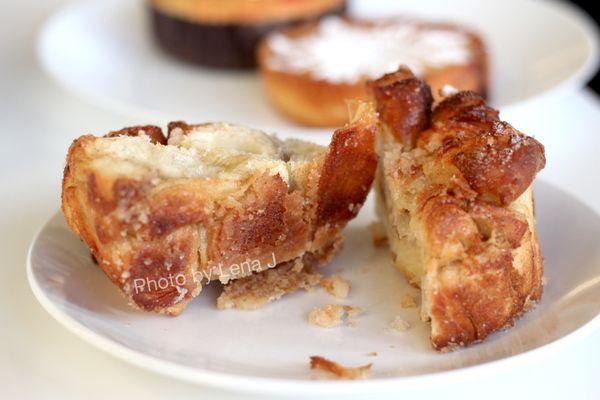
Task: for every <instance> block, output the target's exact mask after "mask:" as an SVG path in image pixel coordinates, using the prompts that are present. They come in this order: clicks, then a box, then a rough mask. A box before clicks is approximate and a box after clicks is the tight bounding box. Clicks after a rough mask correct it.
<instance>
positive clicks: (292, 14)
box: [149, 0, 346, 68]
mask: <svg viewBox="0 0 600 400" xmlns="http://www.w3.org/2000/svg"><path fill="white" fill-rule="evenodd" d="M149 6H150V12H151V17H152V29H153V32H154V36H155V39H156V41H157V43H158V45H159V46H160V47H161V48H162V49H163V50H164V51H166V52H167V53H169V54H171V55H173V56H175V57H177V58H179V59H181V60H185V61H189V62H192V63H196V64H200V65H205V66H209V67H218V68H253V67H254V66H255V64H256V57H255V50H256V45H257V43H258V41H259V40H260V39H261V38H262V37H263V36H264V35H265V34H267V33H269V32H271V31H273V30H276V29H280V28H284V27H290V26H293V25H295V24H298V23H300V22H308V21H315V20H317V19H319V18H320V17H322V16H325V15H334V14H341V13H343V12H344V10H345V8H346V1H345V0H149Z"/></svg>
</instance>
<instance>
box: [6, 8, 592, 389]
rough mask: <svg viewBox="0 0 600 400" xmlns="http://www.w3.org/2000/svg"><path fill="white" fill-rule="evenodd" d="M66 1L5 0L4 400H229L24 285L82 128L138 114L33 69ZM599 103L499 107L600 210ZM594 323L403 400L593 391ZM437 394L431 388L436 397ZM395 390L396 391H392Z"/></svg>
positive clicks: (551, 177) (549, 172) (562, 179)
mask: <svg viewBox="0 0 600 400" xmlns="http://www.w3.org/2000/svg"><path fill="white" fill-rule="evenodd" d="M63 3H65V1H61V0H36V1H30V2H25V1H17V0H12V1H11V0H8V1H5V0H0V9H1V10H2V12H1V13H0V132H1V138H2V140H1V141H0V183H1V186H0V188H1V193H2V194H1V196H0V255H1V256H2V258H1V261H0V386H1V389H0V393H1V394H0V397H2V398H6V399H9V398H42V397H43V398H61V399H68V398H82V397H84V396H85V398H87V399H95V398H108V397H111V398H125V397H127V398H145V399H154V398H157V399H158V398H165V397H171V398H178V399H179V398H198V397H200V396H202V397H204V398H218V399H221V398H230V397H231V396H232V395H230V394H226V393H220V392H215V391H212V390H211V391H209V390H206V389H203V388H199V387H195V386H191V385H188V384H185V383H181V382H177V381H174V380H171V379H168V378H165V377H161V376H159V375H156V374H153V373H150V372H146V371H144V370H141V369H139V368H137V367H133V366H130V365H128V364H126V363H124V362H122V361H119V360H117V359H115V358H113V357H112V356H110V355H107V354H104V353H102V352H101V351H100V350H97V349H96V348H94V347H92V346H90V345H88V344H87V343H85V342H83V341H82V340H80V339H78V338H77V337H75V336H74V335H72V334H71V333H69V332H68V331H67V330H65V329H64V328H62V327H61V326H60V325H59V324H58V323H57V322H55V321H54V320H53V319H52V318H51V317H50V316H49V315H48V314H46V312H45V311H44V310H43V309H42V308H41V307H40V306H39V305H38V303H37V302H36V300H35V299H34V297H33V295H32V293H31V291H30V290H29V287H28V285H27V282H26V277H25V255H26V251H27V247H28V245H29V242H30V240H31V238H32V236H33V235H34V233H35V232H36V230H37V229H38V228H39V227H40V226H41V224H42V223H43V222H45V221H46V219H47V218H48V217H49V216H50V215H51V214H52V213H54V212H55V211H56V210H57V209H58V207H59V200H60V199H59V197H60V179H61V175H62V168H63V163H64V156H65V154H66V150H67V147H68V145H69V144H70V142H71V141H72V140H73V139H74V138H75V137H77V136H79V135H81V134H83V133H88V132H93V133H99V134H100V133H104V132H106V131H108V130H112V129H114V128H118V127H121V126H125V125H128V124H134V123H140V122H142V123H149V122H152V121H133V120H131V119H129V118H128V117H126V116H119V115H115V114H112V113H109V112H107V111H104V110H101V109H98V108H96V107H94V106H93V105H90V104H86V103H83V102H82V101H81V100H79V99H77V98H75V97H73V96H72V95H70V94H68V93H66V92H65V91H63V90H62V89H61V88H59V87H57V86H56V85H55V84H54V83H52V82H51V81H50V80H49V79H48V78H47V77H46V76H45V75H44V74H43V73H42V71H41V70H40V68H39V67H38V66H37V63H36V60H35V39H36V34H37V31H38V29H39V26H40V24H41V23H42V21H43V20H44V18H45V17H47V16H48V14H49V13H51V12H52V10H54V9H55V8H57V7H58V6H60V5H61V4H63ZM599 111H600V101H599V100H598V98H597V97H596V96H595V95H594V94H592V93H590V92H588V91H585V90H584V91H581V92H578V93H569V94H563V95H562V96H561V97H553V98H548V99H545V100H544V101H543V102H540V103H538V104H534V105H531V106H530V107H529V108H528V109H527V110H526V111H525V110H511V111H510V112H507V113H505V114H503V116H504V117H505V118H506V119H508V120H509V121H510V122H512V123H513V124H514V125H515V126H516V127H518V128H519V129H521V130H523V131H524V132H526V133H528V134H533V135H536V136H537V137H538V138H539V139H540V140H541V141H542V142H543V143H544V144H545V145H546V150H547V158H548V166H547V168H546V169H545V170H544V171H543V173H542V174H541V179H544V180H546V181H549V182H552V183H554V184H556V185H559V186H561V187H562V188H564V189H565V190H566V191H568V192H570V193H572V194H574V195H575V196H577V197H578V198H580V199H581V200H582V201H583V202H584V203H586V204H587V205H589V206H590V207H592V208H594V209H595V210H596V211H597V212H600V178H599V177H598V171H599V170H600V168H599V167H598V165H599V164H600V128H599V127H600V113H599ZM599 376H600V332H594V333H592V334H590V335H589V336H587V337H586V338H585V339H583V340H581V341H579V342H576V343H574V344H572V345H570V346H569V347H567V348H564V349H561V350H557V351H556V352H554V353H553V354H551V355H550V356H548V358H547V359H545V360H543V361H542V362H536V363H535V364H533V363H532V364H528V365H524V366H518V367H515V368H514V369H511V370H506V371H504V373H502V374H501V375H498V376H486V377H484V378H481V377H480V378H478V380H476V381H475V380H474V381H472V382H465V381H462V382H456V383H455V384H451V385H447V386H444V387H435V388H430V390H428V391H427V392H415V393H407V392H403V393H402V394H401V395H402V396H403V397H404V398H410V399H411V400H412V399H418V398H431V397H441V396H444V397H445V398H449V397H450V398H455V397H456V398H458V397H460V398H465V397H466V396H469V395H473V396H475V395H477V396H478V397H485V398H506V397H507V396H511V397H514V396H515V394H521V395H525V394H526V393H527V394H535V395H536V396H540V397H542V396H545V397H547V398H567V397H569V398H573V399H575V398H576V399H584V398H590V399H591V398H599V397H600V384H599V381H598V377H599ZM435 394H437V396H435ZM396 397H397V395H396Z"/></svg>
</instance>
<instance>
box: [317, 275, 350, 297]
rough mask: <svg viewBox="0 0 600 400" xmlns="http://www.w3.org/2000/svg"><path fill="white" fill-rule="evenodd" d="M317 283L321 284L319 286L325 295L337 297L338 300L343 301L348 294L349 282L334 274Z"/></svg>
mask: <svg viewBox="0 0 600 400" xmlns="http://www.w3.org/2000/svg"><path fill="white" fill-rule="evenodd" d="M319 283H320V284H321V286H323V288H324V289H325V291H326V292H327V293H329V294H330V295H332V296H334V297H337V298H338V299H345V298H346V297H348V294H349V293H350V287H351V284H350V281H348V280H347V279H344V278H342V277H341V276H339V275H335V274H334V275H331V276H328V277H327V278H323V279H321V281H320V282H319Z"/></svg>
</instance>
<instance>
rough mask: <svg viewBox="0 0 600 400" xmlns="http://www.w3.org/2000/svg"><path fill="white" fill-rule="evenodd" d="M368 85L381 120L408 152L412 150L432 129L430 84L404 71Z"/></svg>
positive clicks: (385, 76) (407, 70) (408, 71)
mask: <svg viewBox="0 0 600 400" xmlns="http://www.w3.org/2000/svg"><path fill="white" fill-rule="evenodd" d="M367 86H368V87H369V88H370V90H371V92H372V96H373V98H374V99H375V104H376V105H377V112H378V113H379V119H380V120H381V121H382V122H383V124H384V125H385V126H386V127H389V129H390V132H391V133H392V134H393V135H395V136H396V139H397V140H398V141H399V142H400V143H402V144H403V145H404V146H405V148H406V149H407V150H408V149H411V148H412V147H413V146H414V144H415V141H416V139H417V137H418V136H419V134H420V133H421V132H422V131H424V130H425V129H427V128H428V127H429V123H430V119H431V105H432V104H433V96H432V95H431V89H430V88H429V85H427V83H425V81H423V80H421V79H418V78H417V77H415V75H414V74H413V73H412V72H411V71H410V70H409V69H407V68H400V69H399V70H398V71H396V72H392V73H390V74H386V75H384V76H382V77H381V78H379V79H377V81H374V82H368V83H367Z"/></svg>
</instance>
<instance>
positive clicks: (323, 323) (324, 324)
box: [308, 304, 363, 328]
mask: <svg viewBox="0 0 600 400" xmlns="http://www.w3.org/2000/svg"><path fill="white" fill-rule="evenodd" d="M362 312H363V310H362V309H361V308H359V307H352V306H344V305H341V304H325V305H324V306H322V307H315V308H313V309H312V311H311V312H310V313H309V314H308V322H309V323H310V324H311V325H316V326H320V327H321V328H333V327H335V326H339V325H341V324H342V323H343V322H344V316H347V317H348V323H349V325H350V326H354V325H355V321H353V320H351V318H354V317H357V316H359V315H360V314H362Z"/></svg>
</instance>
